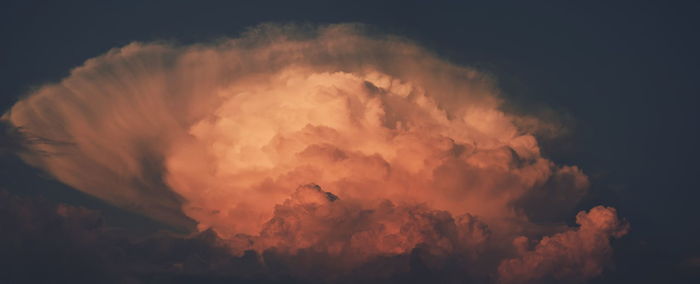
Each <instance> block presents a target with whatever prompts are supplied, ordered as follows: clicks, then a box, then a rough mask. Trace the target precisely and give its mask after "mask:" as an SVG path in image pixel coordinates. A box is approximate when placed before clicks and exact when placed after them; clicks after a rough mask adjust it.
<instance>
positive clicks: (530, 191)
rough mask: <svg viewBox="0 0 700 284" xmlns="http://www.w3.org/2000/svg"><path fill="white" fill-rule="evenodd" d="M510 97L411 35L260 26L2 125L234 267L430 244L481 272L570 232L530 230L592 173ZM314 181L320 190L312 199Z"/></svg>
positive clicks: (180, 49)
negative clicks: (208, 236) (198, 237)
mask: <svg viewBox="0 0 700 284" xmlns="http://www.w3.org/2000/svg"><path fill="white" fill-rule="evenodd" d="M501 103H502V99H501V98H500V97H499V95H498V90H497V89H496V88H495V86H494V85H493V82H492V80H491V79H490V78H488V77H487V76H485V75H483V74H480V73H479V72H477V71H475V70H472V69H469V68H464V67H459V66H456V65H453V64H451V63H449V62H445V61H443V60H441V59H439V58H437V57H436V56H434V55H433V54H431V53H430V52H428V51H426V50H424V49H422V48H420V47H419V46H417V45H415V44H414V43H412V42H409V41H407V40H404V39H400V38H396V37H391V36H374V37H370V36H366V35H364V34H363V32H362V29H361V28H360V27H358V26H353V25H333V26H327V27H322V28H317V29H311V30H305V29H302V28H298V27H290V26H261V27H258V28H255V29H252V30H250V31H249V32H248V33H246V34H245V35H244V36H242V37H240V38H236V39H229V40H224V41H220V42H218V43H215V44H204V45H192V46H171V45H166V44H157V43H150V44H143V43H133V44H130V45H127V46H125V47H122V48H117V49H114V50H112V51H110V52H108V53H107V54H105V55H102V56H99V57H96V58H93V59H90V60H88V61H87V62H86V63H85V64H84V65H83V66H81V67H78V68H76V69H74V70H73V71H72V72H71V74H70V76H69V77H68V78H66V79H64V80H62V81H61V82H59V83H57V84H52V85H46V86H44V87H42V88H41V89H39V90H38V91H36V92H35V93H33V94H32V95H31V96H28V97H27V98H25V99H23V100H21V101H19V102H18V103H17V104H16V105H15V106H14V107H13V108H12V109H11V111H10V112H8V113H6V114H5V115H4V116H3V119H4V120H6V121H9V123H11V124H12V125H14V126H15V127H21V129H22V131H23V133H24V134H25V135H31V136H35V137H42V139H46V140H47V141H60V143H32V144H30V145H25V146H23V147H25V148H27V149H29V150H30V151H23V152H22V153H21V155H22V157H23V158H24V159H25V161H27V162H28V163H30V164H33V165H35V166H37V167H40V168H42V169H45V170H46V171H47V172H49V173H51V174H52V175H53V176H55V177H56V178H57V179H59V180H60V181H62V182H64V183H66V184H69V185H71V186H73V187H75V188H77V189H79V190H81V191H83V192H86V193H88V194H91V195H94V196H96V197H98V198H101V199H103V200H106V201H109V202H111V203H113V204H116V205H118V206H121V207H123V208H126V209H129V210H132V211H136V212H140V213H142V214H145V215H147V216H150V217H152V218H155V219H157V220H160V221H162V222H165V223H168V224H170V225H174V226H179V227H184V228H189V229H192V230H198V231H200V232H205V231H206V232H213V234H215V235H216V238H217V239H218V238H220V239H222V241H223V243H225V244H226V246H228V247H229V249H230V250H231V251H232V252H233V253H234V254H236V255H239V256H240V255H244V254H245V252H246V251H247V250H254V251H256V252H257V253H260V254H262V255H263V256H264V255H265V253H266V252H267V255H268V256H269V257H271V258H278V259H288V258H287V257H289V256H293V255H298V254H304V253H311V252H313V253H317V254H321V255H325V256H328V257H338V258H342V259H343V261H341V262H339V263H342V264H343V265H342V266H343V267H346V268H348V267H358V265H360V266H361V264H362V263H363V262H365V263H366V262H368V261H372V259H376V258H382V257H392V256H407V255H414V252H415V250H416V249H417V248H420V249H419V250H420V251H423V253H422V254H427V255H441V256H446V255H452V254H459V255H463V256H466V257H467V258H468V259H470V261H473V262H480V256H482V255H484V254H486V253H484V251H488V250H491V253H492V254H493V255H498V256H500V255H504V254H507V253H505V252H503V251H501V250H502V249H501V248H502V247H505V246H506V245H505V244H506V243H509V242H510V241H511V240H512V239H513V238H514V237H515V236H519V235H527V236H532V235H536V234H542V233H543V232H544V233H557V232H561V231H562V228H561V226H558V225H553V226H547V225H544V226H540V225H536V224H534V223H533V222H532V220H536V221H539V220H547V221H561V220H562V216H561V215H562V214H564V213H568V212H569V211H570V210H572V208H573V207H574V206H575V205H576V203H577V202H578V200H579V199H580V198H581V197H582V196H583V195H584V194H585V192H586V188H587V187H588V179H587V177H586V176H585V175H584V174H583V173H582V171H581V170H580V169H579V168H577V167H576V166H558V165H555V164H554V163H553V162H552V161H549V160H548V159H546V158H544V157H542V156H541V154H540V149H539V145H538V142H537V140H536V138H535V136H534V134H533V133H535V132H537V131H538V129H537V128H538V124H540V123H539V122H538V121H537V120H536V119H533V118H532V117H520V116H517V115H514V114H509V113H506V112H504V111H502V110H501V109H500V106H501ZM524 120H526V121H527V122H528V123H527V127H521V126H520V125H522V124H523V123H522V121H524ZM542 125H543V126H544V127H548V124H546V123H545V124H542ZM28 137H29V136H28ZM42 153H50V154H49V155H46V154H42ZM312 183H313V184H318V185H321V186H322V187H323V189H321V188H320V187H319V188H317V187H316V186H302V187H299V185H303V184H312ZM329 192H332V194H331V193H329ZM543 204H546V205H543ZM583 227H584V226H583V225H582V228H583ZM596 248H602V247H596ZM271 251H272V252H274V253H272V254H271ZM598 260H600V259H596V260H595V261H598ZM484 262H486V261H484ZM490 262H493V261H490ZM492 269H493V270H495V268H492ZM587 275H588V274H584V275H583V276H587Z"/></svg>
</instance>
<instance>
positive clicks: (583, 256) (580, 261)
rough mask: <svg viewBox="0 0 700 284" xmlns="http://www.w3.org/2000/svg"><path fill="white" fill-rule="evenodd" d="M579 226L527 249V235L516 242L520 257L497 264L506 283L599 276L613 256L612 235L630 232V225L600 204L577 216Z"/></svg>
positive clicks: (546, 238)
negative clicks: (611, 255)
mask: <svg viewBox="0 0 700 284" xmlns="http://www.w3.org/2000/svg"><path fill="white" fill-rule="evenodd" d="M576 223H577V224H578V225H580V227H579V228H576V229H571V230H569V231H567V232H562V233H558V234H555V235H553V236H550V237H544V238H542V240H540V241H539V242H538V243H537V245H536V246H535V248H534V249H532V250H530V249H528V242H529V240H528V239H527V238H526V237H520V238H516V239H515V240H514V241H513V245H514V246H516V247H517V249H518V251H519V256H518V257H516V258H511V259H506V260H504V261H503V262H501V264H500V266H499V267H498V273H499V277H500V280H501V282H503V283H541V282H542V280H543V279H554V280H557V281H565V282H569V283H570V282H579V281H581V280H583V279H588V278H592V277H594V276H598V275H600V274H601V273H602V272H603V265H605V264H606V262H607V261H609V259H610V254H611V252H612V248H611V247H610V239H611V238H620V237H622V236H624V235H625V234H627V232H628V230H629V225H628V224H627V223H626V222H622V221H620V220H619V219H618V217H617V212H616V210H615V209H614V208H610V207H603V206H597V207H594V208H592V209H591V210H590V211H589V212H579V213H578V214H577V215H576Z"/></svg>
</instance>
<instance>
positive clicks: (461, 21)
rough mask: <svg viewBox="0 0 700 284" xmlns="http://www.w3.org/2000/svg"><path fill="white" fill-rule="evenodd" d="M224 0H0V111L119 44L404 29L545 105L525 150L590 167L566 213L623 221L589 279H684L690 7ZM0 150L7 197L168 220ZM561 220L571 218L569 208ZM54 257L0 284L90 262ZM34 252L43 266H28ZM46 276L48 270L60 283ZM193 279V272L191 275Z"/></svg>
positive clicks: (690, 260)
mask: <svg viewBox="0 0 700 284" xmlns="http://www.w3.org/2000/svg"><path fill="white" fill-rule="evenodd" d="M235 2H236V1H220V2H217V1H46V2H42V1H5V2H3V3H2V4H0V5H2V8H1V9H0V36H1V38H2V44H0V66H2V68H0V107H1V108H2V109H3V111H5V110H8V109H9V108H10V107H11V106H12V105H13V104H15V103H16V102H17V101H18V100H19V99H21V98H23V97H24V96H26V95H27V94H29V93H31V92H32V91H33V90H35V89H36V88H37V87H38V86H40V85H43V84H46V83H55V82H58V81H60V80H61V79H62V78H64V77H67V76H68V75H69V71H70V70H71V69H72V68H75V67H77V66H80V65H82V64H83V62H84V61H85V60H87V59H89V58H92V57H95V56H98V55H101V54H103V53H105V52H107V51H109V50H110V49H112V48H114V47H120V46H124V45H126V44H128V43H130V42H134V41H141V42H150V41H164V42H172V43H177V44H183V45H185V44H191V43H199V42H211V41H215V40H217V39H219V38H222V37H236V36H238V35H240V34H241V33H242V32H244V31H245V30H246V29H247V28H249V27H251V26H255V25H257V24H260V23H267V22H272V23H297V24H308V25H318V24H334V23H347V22H351V23H363V24H367V25H368V26H369V27H370V29H371V30H372V32H376V33H385V34H396V35H399V36H402V37H405V38H408V39H411V40H413V41H415V42H417V43H418V44H420V45H421V46H424V47H426V48H427V49H428V50H429V51H431V52H433V53H435V54H436V55H437V56H438V57H440V58H442V59H445V60H447V61H450V62H453V63H456V64H459V65H464V66H469V67H472V68H475V69H477V70H479V71H481V72H484V73H486V74H489V75H492V76H493V77H494V78H495V79H496V81H497V85H498V87H499V88H500V90H501V91H502V93H503V97H505V98H506V99H507V103H506V105H505V107H506V108H508V109H511V110H513V111H516V112H520V113H542V112H543V111H544V110H546V113H547V114H549V115H550V117H552V118H555V119H556V120H558V121H559V122H560V123H562V124H563V125H565V126H566V129H567V131H566V132H565V134H564V135H561V136H558V137H555V138H551V139H543V140H542V141H541V147H542V151H543V156H545V157H547V158H549V159H551V160H552V161H554V162H556V163H557V164H567V165H569V164H571V165H577V166H579V167H580V168H581V169H583V171H584V172H585V173H586V174H587V175H588V177H589V178H590V181H591V187H590V189H589V194H588V195H587V196H585V197H584V198H583V199H582V200H581V201H580V202H579V203H578V204H577V205H576V210H575V211H573V212H574V213H575V212H577V211H579V210H587V209H589V208H591V207H593V206H596V205H606V206H612V207H615V208H616V209H617V210H618V214H619V215H620V217H622V218H624V219H626V220H627V221H629V223H630V224H631V231H630V232H629V234H628V235H627V236H625V237H623V238H620V239H617V240H614V241H613V242H612V247H613V249H614V268H612V269H607V270H606V271H605V272H604V273H603V275H602V277H596V278H593V279H592V280H590V282H591V283H698V282H697V281H700V241H698V236H699V235H700V226H698V221H697V218H698V217H699V215H698V213H697V203H698V200H700V191H699V189H700V184H699V183H698V179H697V176H698V174H697V172H698V169H699V168H698V160H700V153H699V152H698V145H700V141H699V137H700V135H698V127H697V122H698V121H700V117H698V112H697V107H698V105H699V103H700V99H698V96H700V86H699V85H698V84H699V83H698V82H700V81H699V80H698V79H697V76H698V74H700V70H699V69H698V68H700V56H699V55H698V50H700V39H699V38H698V36H697V34H698V32H697V29H698V27H700V19H699V18H698V17H697V15H698V13H700V5H699V4H692V3H690V1H678V2H665V1H656V2H650V1H615V2H614V3H613V1H604V2H603V1H601V2H595V3H589V2H586V3H583V2H581V3H576V4H565V3H563V2H560V1H549V2H544V1H512V2H509V1H493V2H488V3H485V2H486V1H481V2H473V1H469V2H466V1H465V2H464V3H460V4H456V3H443V2H441V1H439V3H427V1H367V2H363V1H347V2H345V3H335V2H333V1H318V2H309V1H262V0H261V1H250V2H246V3H240V4H237V3H235ZM241 2H243V1H241ZM3 139H10V138H7V137H3ZM8 141H9V140H8ZM9 144H11V143H10V142H7V143H4V145H9ZM0 158H1V159H2V163H1V164H0V188H1V189H2V190H4V191H5V192H7V194H9V195H11V196H19V197H22V198H24V197H26V198H41V200H42V201H40V202H39V203H41V204H43V203H42V202H47V203H66V204H70V205H74V206H80V207H86V208H89V209H92V210H95V211H98V212H101V214H102V215H103V216H104V218H105V222H106V223H107V224H108V225H110V226H116V227H122V228H126V230H127V231H131V232H134V234H147V233H149V232H156V231H162V230H171V229H172V228H170V227H169V226H168V225H164V224H162V223H159V222H157V221H154V220H151V219H149V218H147V217H143V216H141V215H139V214H136V213H131V212H127V211H124V210H122V209H119V208H117V207H114V206H111V205H109V204H107V203H105V202H103V201H100V200H99V199H97V198H94V197H91V196H88V195H86V194H83V193H80V192H79V191H76V190H74V189H72V188H70V187H68V186H66V185H63V184H61V183H60V182H58V181H55V180H54V179H52V178H51V177H50V176H49V175H48V174H46V173H43V172H41V171H39V170H37V169H34V168H32V167H30V166H28V165H25V164H24V163H23V162H22V161H21V160H20V159H19V158H17V157H15V156H14V155H13V154H11V153H7V152H5V153H2V156H1V157H0ZM0 204H2V203H0ZM5 204H8V203H5ZM37 206H39V205H37ZM42 206H43V205H42ZM3 210H4V209H2V208H0V212H4V213H3V214H7V212H8V211H3ZM568 216H569V217H567V218H568V219H567V220H566V221H567V223H569V224H573V222H574V220H573V216H574V214H569V215H568ZM47 222H48V221H47ZM3 224H8V223H3ZM8 229H9V230H12V228H0V232H2V234H4V232H6V231H7V230H8ZM39 242H43V241H39ZM46 242H49V243H50V241H46ZM0 246H3V247H9V246H12V244H10V243H0ZM44 246H47V247H49V246H50V245H48V244H44ZM6 249H7V248H6ZM42 253H46V256H45V257H44V256H42ZM55 254H57V253H56V252H53V251H44V252H42V251H41V250H39V251H32V252H28V253H26V254H23V255H24V256H25V257H27V259H26V260H14V259H3V260H2V261H1V263H2V266H0V271H2V270H5V273H0V275H5V277H10V278H8V279H14V280H11V281H10V282H5V281H3V280H2V279H0V282H1V283H15V282H12V281H17V283H22V282H23V281H21V280H20V279H21V277H20V276H18V275H24V274H32V273H44V271H45V267H46V266H51V265H52V262H53V261H56V262H63V264H62V265H63V266H65V267H67V268H66V269H68V270H67V271H69V270H70V269H75V271H79V272H76V273H81V271H82V272H83V273H86V272H85V271H87V270H90V266H89V265H87V264H86V263H82V262H80V261H77V260H76V261H75V265H74V266H71V265H70V264H71V260H60V259H59V258H56V259H54V260H52V257H53V255H55ZM0 258H2V256H0ZM34 259H42V261H43V262H44V265H39V264H37V265H33V264H36V262H35V261H34ZM80 259H82V258H80ZM15 261H16V262H17V263H20V264H12V263H13V262H15ZM66 261H67V263H68V264H66ZM37 266H40V267H37ZM41 267H44V268H41ZM9 270H12V271H11V272H10V271H9ZM50 271H53V270H50ZM54 272H55V271H54ZM93 272H94V271H93ZM93 272H90V273H93ZM47 273H48V272H47ZM65 273H68V272H65ZM94 273H95V275H97V274H99V273H97V272H94ZM47 275H54V274H51V273H48V274H47ZM55 275H59V276H56V277H57V278H50V277H49V278H47V279H48V281H49V282H52V281H51V280H50V279H58V281H62V280H61V279H69V278H60V277H67V276H66V275H67V274H65V275H64V274H61V273H58V274H55ZM95 275H93V276H95ZM47 277H48V276H47ZM91 277H92V276H91ZM95 277H97V276H95ZM27 279H29V280H27ZM31 279H34V280H31ZM47 279H42V278H36V277H35V278H31V277H30V278H25V280H26V281H28V282H32V281H37V282H43V281H47ZM84 279H91V278H84ZM96 279H99V278H96ZM153 279H155V280H153ZM153 279H151V280H153V281H154V282H157V280H160V281H166V282H167V280H163V278H153ZM199 280H202V281H204V280H207V279H198V280H197V279H191V281H199ZM212 281H213V282H215V281H214V280H212ZM216 281H222V280H221V279H218V278H217V279H216ZM147 282H148V281H147ZM217 283H219V282H217Z"/></svg>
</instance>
